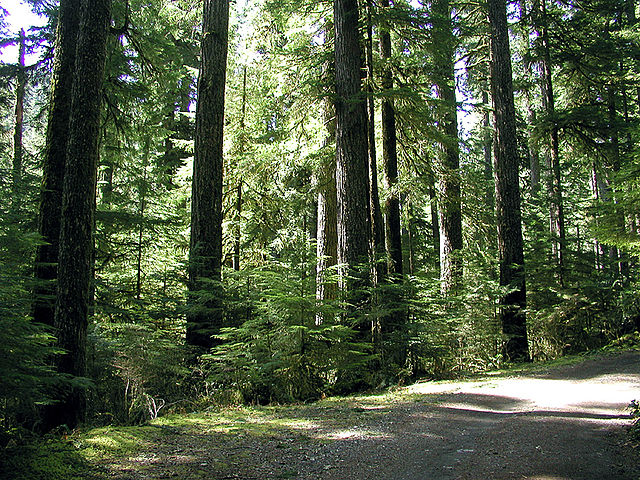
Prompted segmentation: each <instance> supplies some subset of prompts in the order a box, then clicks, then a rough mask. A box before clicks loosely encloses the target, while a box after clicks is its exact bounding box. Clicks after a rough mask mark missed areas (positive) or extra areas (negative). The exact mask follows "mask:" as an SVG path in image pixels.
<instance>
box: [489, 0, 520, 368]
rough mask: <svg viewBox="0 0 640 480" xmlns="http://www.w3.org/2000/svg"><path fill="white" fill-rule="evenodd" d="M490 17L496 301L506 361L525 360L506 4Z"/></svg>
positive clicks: (493, 7) (492, 3) (499, 3)
mask: <svg viewBox="0 0 640 480" xmlns="http://www.w3.org/2000/svg"><path fill="white" fill-rule="evenodd" d="M488 13H489V24H490V38H491V61H490V71H491V94H492V100H493V110H494V125H495V130H496V139H495V143H494V178H495V182H496V218H497V226H498V252H499V265H500V285H501V286H503V287H506V288H508V289H509V290H510V291H509V292H508V293H506V294H505V295H504V296H503V297H502V298H501V299H500V320H501V322H502V329H503V333H504V335H505V337H506V341H505V345H504V355H505V357H506V358H507V359H509V360H529V348H528V341H527V324H526V315H525V309H526V306H527V296H526V287H525V271H524V252H523V242H522V223H521V213H520V186H519V179H518V164H519V162H518V148H517V143H516V114H515V107H514V101H513V79H512V72H511V53H510V49H509V32H508V27H507V13H506V2H505V0H488Z"/></svg>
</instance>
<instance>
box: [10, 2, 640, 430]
mask: <svg viewBox="0 0 640 480" xmlns="http://www.w3.org/2000/svg"><path fill="white" fill-rule="evenodd" d="M93 3H95V2H89V1H88V0H81V1H75V0H63V1H62V2H61V4H60V6H59V8H51V7H50V6H48V5H45V4H41V3H40V2H34V3H33V5H34V8H36V9H37V10H38V11H41V12H43V14H45V16H46V18H48V19H49V24H48V25H47V26H46V27H45V28H42V29H32V30H29V31H27V32H26V33H25V35H20V34H19V33H16V34H12V33H10V32H9V30H8V27H7V25H6V24H5V23H4V17H5V15H4V10H2V9H0V37H1V40H2V41H1V42H0V44H1V45H3V46H9V45H23V50H22V51H24V52H25V61H24V62H22V61H21V60H20V56H18V57H17V58H16V59H15V60H16V61H14V60H12V59H9V57H8V56H7V55H8V54H5V55H3V57H2V62H3V63H2V64H1V65H0V93H1V95H0V113H1V114H2V115H1V116H0V118H2V119H3V120H2V123H1V129H0V169H1V173H2V174H1V175H0V178H1V179H2V180H1V181H0V211H1V217H0V280H1V281H0V297H1V298H0V300H1V303H0V345H2V347H0V348H2V352H1V353H2V355H0V357H1V358H2V362H0V375H2V379H3V382H2V383H3V387H2V390H0V418H1V420H2V428H3V435H5V434H6V432H9V431H12V429H14V428H15V427H17V426H20V425H22V426H26V427H29V428H31V427H35V428H37V427H38V426H40V427H42V426H47V427H50V426H54V425H55V424H61V423H64V424H66V425H67V426H69V427H71V426H74V425H75V424H76V423H77V422H78V421H79V420H80V419H81V418H82V411H83V409H84V405H85V403H86V407H87V413H88V414H89V418H90V419H92V421H101V422H114V421H115V422H137V421H143V420H144V419H147V418H151V417H155V416H157V415H159V414H161V413H162V412H164V411H168V410H170V409H173V410H176V409H193V408H199V407H201V406H203V405H206V404H208V403H210V402H215V401H224V402H269V401H291V400H306V399H312V398H316V397H319V396H321V395H325V394H330V393H336V392H348V391H352V390H354V389H359V388H369V387H377V386H380V385H386V384H389V383H391V382H399V381H405V380H406V379H409V378H415V377H417V376H425V375H426V376H430V377H445V376H450V375H454V374H456V373H458V372H463V371H476V370H482V369H488V368H492V367H495V366H499V365H502V364H504V363H505V362H507V361H516V360H526V359H533V360H538V359H546V358H553V357H557V356H559V355H562V354H565V353H571V352H576V351H582V350H587V349H591V348H597V347H599V346H602V345H604V344H606V343H607V342H609V341H611V340H614V339H617V338H618V337H621V336H623V335H625V334H627V333H630V332H633V331H634V330H637V329H638V328H639V327H640V320H639V319H640V310H639V309H640V301H639V295H638V293H639V292H638V285H637V282H636V280H635V278H636V273H637V268H638V265H637V257H638V254H640V248H638V245H639V242H638V229H639V227H640V225H639V224H638V219H639V215H640V212H639V211H638V195H637V192H638V191H639V189H638V188H637V187H638V173H640V169H639V168H638V164H639V163H638V160H639V159H640V154H639V149H638V139H639V138H640V136H639V134H638V132H639V130H638V125H639V120H640V83H639V82H640V70H639V69H640V48H639V41H640V40H639V38H638V33H637V18H638V15H639V14H640V12H639V11H638V9H639V6H638V3H637V2H636V1H634V0H620V1H616V2H609V1H607V2H603V1H600V0H583V1H581V2H577V3H575V2H574V3H570V4H568V3H566V2H560V1H555V0H534V1H532V2H525V1H521V2H517V3H508V4H507V3H506V2H504V1H501V0H490V1H489V2H487V4H486V5H485V4H482V5H476V4H473V5H471V4H468V3H464V2H457V1H455V0H448V1H445V0H434V1H433V2H428V1H416V0H414V1H410V2H409V1H405V0H396V1H391V2H390V1H387V0H382V1H379V2H378V1H373V0H371V1H366V2H357V1H355V0H335V1H331V2H330V1H328V0H323V1H320V2H310V1H306V0H305V1H301V2H276V1H270V0H261V1H258V2H241V1H238V2H228V1H219V0H206V1H205V2H204V6H203V5H202V4H200V3H198V2H192V1H188V0H178V1H172V2H166V1H164V0H152V1H147V2H140V1H138V0H129V1H128V2H115V3H114V4H113V6H112V9H111V12H110V14H109V16H108V17H107V16H106V15H107V10H106V9H102V10H100V9H97V8H93V9H91V11H92V12H94V13H95V14H96V15H97V13H98V12H103V14H104V17H103V18H101V19H100V20H99V21H98V19H96V18H92V19H91V20H87V19H85V20H84V23H82V22H83V20H81V12H83V11H85V10H86V9H87V8H88V7H89V6H90V5H92V4H93ZM97 4H100V5H106V3H104V2H97ZM203 14H204V15H203ZM227 14H228V21H227ZM87 18H88V17H87ZM87 22H89V24H88V23H87ZM82 25H84V28H85V30H86V29H87V28H88V26H92V28H96V29H98V30H99V31H100V36H97V33H96V32H97V30H96V32H93V33H90V37H91V39H92V40H91V41H90V42H89V43H90V45H87V44H86V39H87V35H88V34H87V32H88V31H89V30H86V31H85V33H84V34H82V28H83V27H82ZM107 25H109V28H107ZM79 31H80V34H79V33H78V32H79ZM107 31H108V33H107ZM54 32H57V34H56V35H55V41H54ZM83 35H84V37H83ZM98 38H103V39H104V48H103V47H101V46H99V45H97V43H96V39H98ZM83 41H84V42H85V43H84V44H83ZM38 46H41V47H44V48H42V50H41V52H44V53H43V54H42V55H41V58H39V57H37V56H36V55H35V54H34V53H32V52H33V51H34V49H35V48H36V47H38ZM3 48H4V47H3ZM3 51H4V52H8V51H9V50H3ZM102 52H104V53H106V56H105V57H104V59H103V60H101V59H100V58H99V54H100V53H102ZM101 62H104V74H102V73H101V70H100V68H99V64H101ZM89 79H93V80H91V81H89ZM74 84H75V85H77V87H73V86H72V85H74ZM80 87H82V88H86V90H82V89H81V88H80ZM89 87H91V88H92V90H91V91H89ZM81 90H82V91H81ZM23 92H24V93H23ZM81 95H84V97H83V98H84V99H81V98H80V96H81ZM76 96H78V98H76V99H74V100H72V99H73V98H75V97H76ZM16 107H19V108H16ZM65 165H66V166H65ZM94 210H95V214H94ZM378 211H379V213H378ZM383 245H386V248H383ZM34 271H35V275H34V273H33V272H34ZM525 285H526V287H525ZM525 312H526V316H525ZM85 359H86V362H85ZM41 404H47V405H50V406H49V407H47V408H44V409H42V408H37V406H38V405H41ZM61 411H62V412H65V414H64V415H61V414H58V413H53V414H52V413H51V412H61ZM47 412H49V414H48V416H47ZM43 415H44V417H43ZM46 420H48V421H46ZM43 421H44V423H43ZM3 438H4V437H3ZM0 441H3V440H2V439H0Z"/></svg>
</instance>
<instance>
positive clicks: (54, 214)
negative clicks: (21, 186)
mask: <svg viewBox="0 0 640 480" xmlns="http://www.w3.org/2000/svg"><path fill="white" fill-rule="evenodd" d="M79 12H80V0H61V2H60V9H59V13H58V26H57V29H56V41H55V46H54V53H55V56H54V61H53V72H52V75H51V89H50V98H49V117H48V122H47V133H46V147H45V152H44V159H43V163H42V187H41V191H40V208H39V214H38V219H39V220H38V233H39V234H40V236H41V237H42V240H43V242H44V243H43V244H41V245H38V247H37V248H36V256H35V278H36V279H37V280H40V282H38V283H37V284H36V287H35V291H34V303H33V318H34V320H35V321H36V322H39V323H43V324H45V325H50V326H53V318H54V306H55V301H54V295H55V289H56V286H55V283H54V282H55V280H56V278H57V264H58V245H59V243H58V242H59V237H60V218H61V208H62V185H63V179H64V172H65V162H66V158H67V157H66V155H67V142H68V139H69V118H70V112H71V88H72V83H73V78H74V68H75V58H76V44H77V37H78V29H79V21H80V20H79V15H80V13H79Z"/></svg>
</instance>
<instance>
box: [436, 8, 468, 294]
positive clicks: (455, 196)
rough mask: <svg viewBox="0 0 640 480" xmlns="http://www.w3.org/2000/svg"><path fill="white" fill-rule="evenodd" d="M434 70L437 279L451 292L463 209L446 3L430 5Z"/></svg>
mask: <svg viewBox="0 0 640 480" xmlns="http://www.w3.org/2000/svg"><path fill="white" fill-rule="evenodd" d="M432 8H433V19H432V22H433V35H434V39H435V41H436V48H435V51H434V69H435V72H434V73H435V76H434V80H435V84H436V93H437V96H438V100H439V112H438V123H439V125H440V134H441V135H442V138H443V140H442V141H441V142H440V154H439V158H438V177H439V178H438V207H439V216H440V279H441V281H442V292H443V293H444V294H445V295H446V294H450V293H453V292H455V291H456V290H457V288H458V287H459V286H460V282H461V280H462V259H461V258H460V251H461V250H462V210H461V207H460V172H459V168H460V152H459V146H458V142H459V140H458V121H457V105H456V92H455V74H454V55H455V38H454V36H453V26H452V24H451V7H450V6H449V0H435V1H434V2H433V7H432Z"/></svg>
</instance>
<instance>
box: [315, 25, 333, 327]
mask: <svg viewBox="0 0 640 480" xmlns="http://www.w3.org/2000/svg"><path fill="white" fill-rule="evenodd" d="M325 28H326V30H325V35H326V36H327V39H326V43H329V38H328V37H331V38H332V39H333V36H334V35H333V28H334V27H333V24H332V23H331V22H327V24H326V27H325ZM323 70H324V71H323V76H324V80H325V81H326V83H327V84H328V85H331V84H333V81H334V67H333V65H332V64H331V62H326V63H325V65H324V67H323ZM331 92H332V93H333V89H331ZM332 98H333V97H332V96H327V97H326V98H325V99H324V102H323V106H324V112H323V113H324V126H325V129H326V137H325V141H324V145H323V146H322V151H323V155H322V162H321V164H320V166H319V168H318V170H317V172H316V182H315V183H316V188H317V190H318V215H317V233H316V239H317V240H316V257H317V264H316V299H317V300H318V301H319V303H322V302H325V301H329V300H335V299H336V298H337V297H338V283H337V282H336V281H335V280H334V279H333V278H331V275H327V270H328V269H330V268H331V267H334V266H335V265H337V263H338V230H337V229H338V199H337V191H336V155H335V151H334V149H333V147H334V146H335V138H336V117H335V108H334V105H333V100H332ZM334 273H335V272H334ZM329 320H331V319H330V318H326V317H325V315H323V314H322V313H318V314H317V315H316V325H321V324H323V323H325V322H326V321H329Z"/></svg>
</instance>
